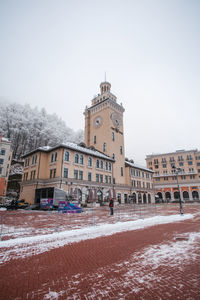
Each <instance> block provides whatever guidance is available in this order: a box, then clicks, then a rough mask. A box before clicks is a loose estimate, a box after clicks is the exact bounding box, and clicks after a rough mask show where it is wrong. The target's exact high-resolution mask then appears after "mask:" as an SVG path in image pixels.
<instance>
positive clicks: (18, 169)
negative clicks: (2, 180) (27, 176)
mask: <svg viewBox="0 0 200 300" xmlns="http://www.w3.org/2000/svg"><path fill="white" fill-rule="evenodd" d="M22 173H23V167H22V165H20V164H14V165H12V166H11V167H10V174H9V175H22Z"/></svg>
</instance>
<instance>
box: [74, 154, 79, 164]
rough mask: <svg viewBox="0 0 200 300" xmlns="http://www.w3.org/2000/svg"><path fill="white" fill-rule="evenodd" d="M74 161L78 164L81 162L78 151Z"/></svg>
mask: <svg viewBox="0 0 200 300" xmlns="http://www.w3.org/2000/svg"><path fill="white" fill-rule="evenodd" d="M74 162H75V163H76V164H78V162H79V155H78V154H77V153H76V154H75V157H74Z"/></svg>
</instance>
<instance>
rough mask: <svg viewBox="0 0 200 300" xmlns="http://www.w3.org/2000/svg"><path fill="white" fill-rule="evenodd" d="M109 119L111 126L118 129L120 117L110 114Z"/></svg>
mask: <svg viewBox="0 0 200 300" xmlns="http://www.w3.org/2000/svg"><path fill="white" fill-rule="evenodd" d="M110 118H111V120H112V122H113V125H114V126H115V127H117V128H118V127H119V126H120V125H121V123H122V121H121V118H120V116H119V115H118V114H117V113H112V114H111V116H110Z"/></svg>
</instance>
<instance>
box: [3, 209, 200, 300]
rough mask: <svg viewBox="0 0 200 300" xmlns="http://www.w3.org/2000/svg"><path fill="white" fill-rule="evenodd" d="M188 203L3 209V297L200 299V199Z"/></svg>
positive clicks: (18, 299) (17, 298)
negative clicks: (72, 210) (70, 210)
mask: <svg viewBox="0 0 200 300" xmlns="http://www.w3.org/2000/svg"><path fill="white" fill-rule="evenodd" d="M183 209H184V217H183V218H182V219H181V217H179V216H176V215H178V214H179V205H178V204H164V205H156V206H155V205H146V206H134V205H122V206H118V207H117V208H116V209H115V214H114V217H112V216H109V209H108V207H103V208H98V209H95V208H94V209H93V210H92V209H91V210H87V211H85V212H84V213H82V214H76V215H65V214H57V213H56V212H52V213H51V212H30V211H23V210H20V211H1V212H0V216H1V220H2V224H3V226H1V234H2V235H1V242H0V243H1V244H0V262H1V264H0V299H2V300H6V299H8V300H9V299H15V300H20V299H190V300H191V299H200V205H199V204H190V205H188V204H187V205H186V204H184V206H183ZM160 216H163V217H162V218H160ZM171 216H172V219H170V218H171ZM176 218H177V219H176ZM163 220H164V221H163ZM105 224H106V225H105ZM134 224H136V225H137V226H134ZM102 228H104V229H103V231H102ZM81 230H82V231H81ZM33 236H34V238H33Z"/></svg>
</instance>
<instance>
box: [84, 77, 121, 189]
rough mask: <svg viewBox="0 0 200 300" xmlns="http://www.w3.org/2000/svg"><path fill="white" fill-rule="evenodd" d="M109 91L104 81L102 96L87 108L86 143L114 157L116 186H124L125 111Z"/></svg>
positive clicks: (108, 84)
mask: <svg viewBox="0 0 200 300" xmlns="http://www.w3.org/2000/svg"><path fill="white" fill-rule="evenodd" d="M110 89H111V84H110V83H109V82H107V81H104V82H102V83H101V84H100V94H98V96H95V97H94V98H93V100H92V103H91V106H90V107H86V109H85V112H84V115H85V144H86V146H87V147H89V146H93V147H95V148H96V149H97V150H98V151H100V152H103V153H104V154H106V155H108V156H110V157H112V158H113V159H114V160H115V163H114V164H113V181H114V182H113V183H116V184H125V153H124V152H125V150H124V129H123V113H124V108H123V106H122V104H118V103H117V98H116V96H115V95H113V94H112V93H111V91H110Z"/></svg>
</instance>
